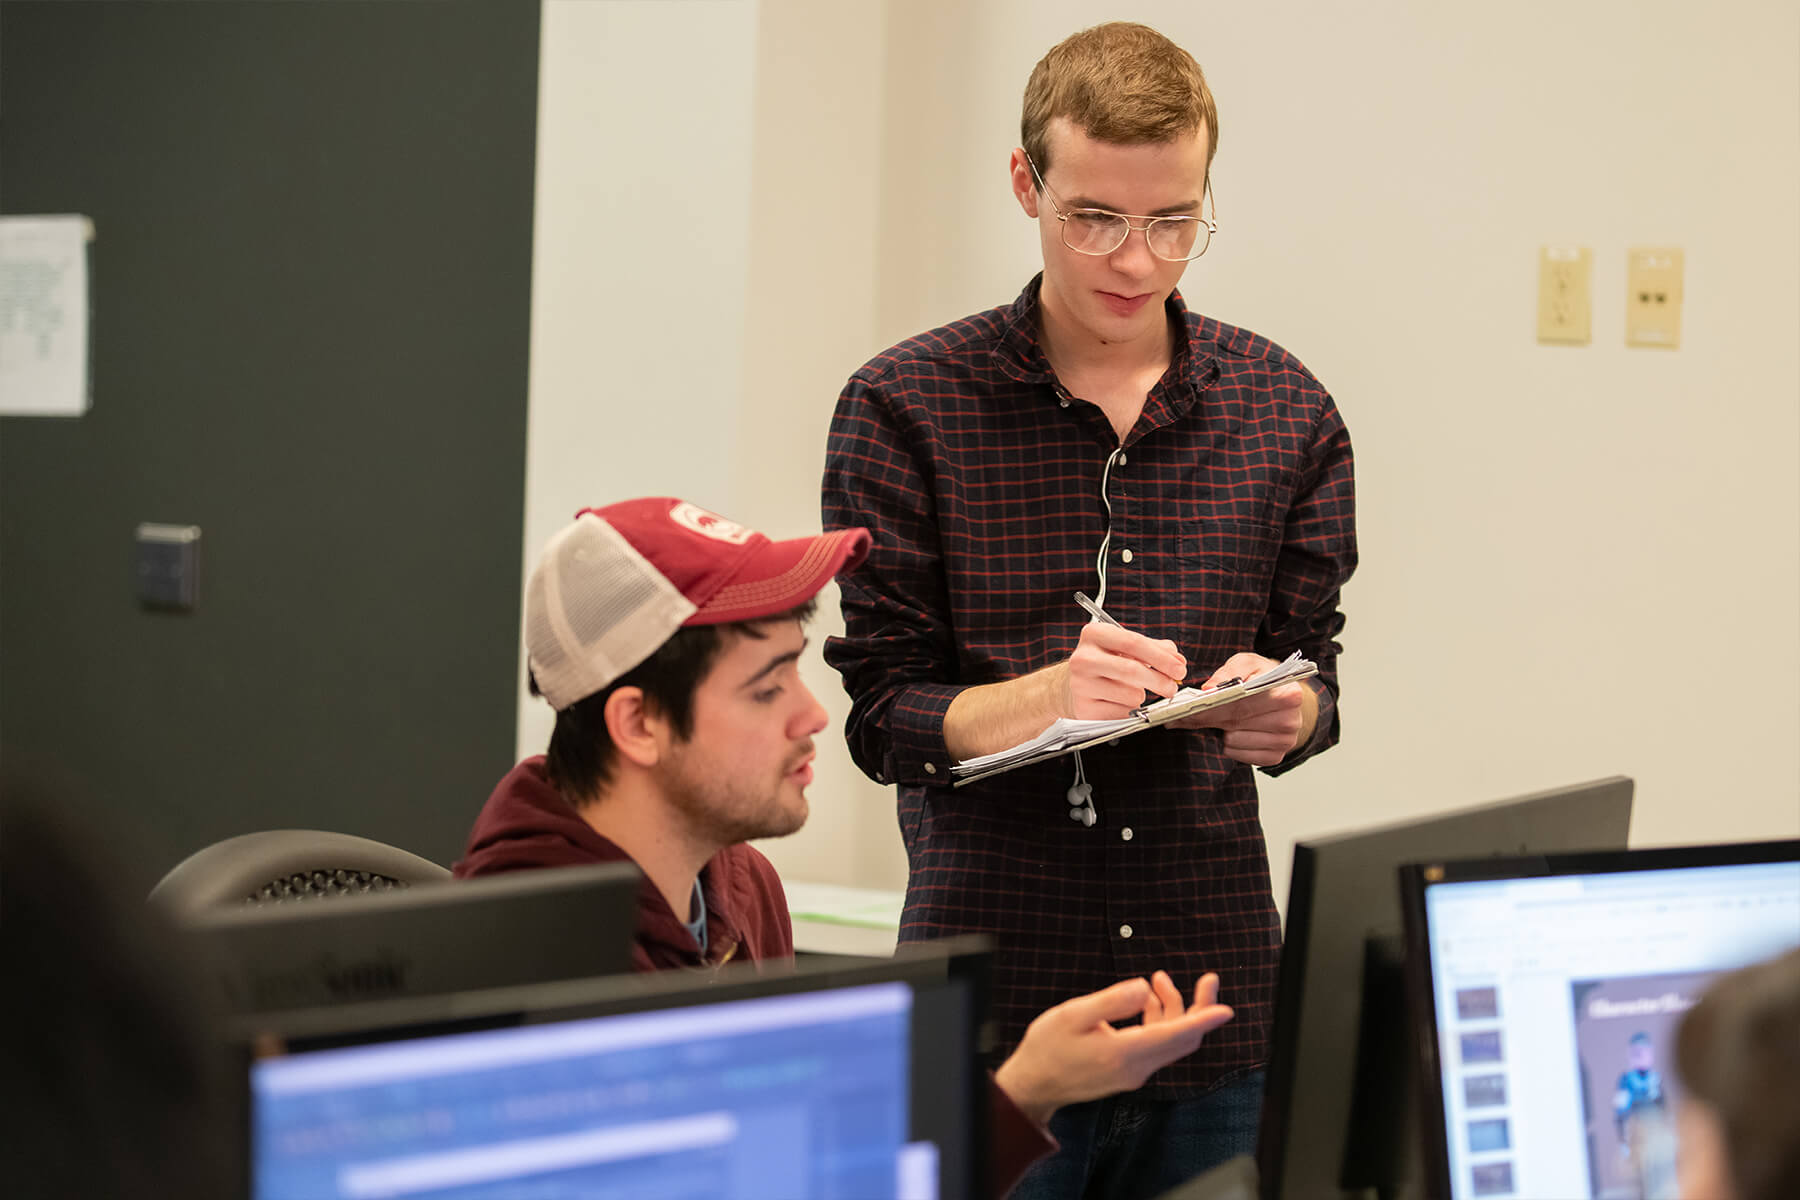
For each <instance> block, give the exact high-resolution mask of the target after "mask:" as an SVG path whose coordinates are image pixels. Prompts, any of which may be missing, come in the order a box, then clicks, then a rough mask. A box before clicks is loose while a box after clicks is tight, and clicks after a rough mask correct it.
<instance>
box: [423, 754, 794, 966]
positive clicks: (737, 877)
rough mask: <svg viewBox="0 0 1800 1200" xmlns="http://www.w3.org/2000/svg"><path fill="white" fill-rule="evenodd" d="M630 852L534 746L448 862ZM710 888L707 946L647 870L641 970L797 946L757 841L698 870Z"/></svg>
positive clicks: (490, 867)
mask: <svg viewBox="0 0 1800 1200" xmlns="http://www.w3.org/2000/svg"><path fill="white" fill-rule="evenodd" d="M610 862H631V856H630V855H629V854H627V853H625V851H624V850H622V849H620V847H619V846H618V845H617V844H616V843H614V842H612V841H610V840H608V839H607V838H604V837H601V836H600V835H599V834H598V833H596V832H595V831H594V829H593V827H592V826H590V825H589V824H588V823H587V822H586V821H584V820H582V819H581V816H580V814H579V813H577V812H576V811H575V809H574V807H573V806H572V805H570V804H569V802H568V801H566V800H564V799H563V798H562V796H561V794H560V793H558V792H557V790H556V788H555V787H554V786H552V785H551V783H550V780H549V778H548V777H547V776H546V775H545V774H544V758H543V756H542V755H535V756H533V757H531V758H528V759H526V760H525V761H524V762H522V763H520V764H519V765H518V766H516V767H514V768H513V769H512V770H511V771H510V772H508V773H507V776H506V778H504V779H502V780H501V781H500V782H499V784H498V785H497V786H495V788H494V794H493V795H491V796H489V797H488V801H487V803H486V804H485V805H483V806H482V809H481V815H480V816H479V817H477V818H476V819H475V828H474V829H472V830H470V832H469V844H468V847H467V848H466V849H465V850H464V851H463V857H462V860H461V861H460V862H458V863H457V864H456V866H455V868H454V870H455V873H456V877H457V878H458V879H468V878H472V877H473V876H476V875H497V874H499V873H500V872H502V871H522V870H526V869H529V868H535V867H571V866H578V865H582V864H586V863H610ZM700 888H701V891H702V892H704V893H705V895H706V942H707V945H706V955H705V957H704V958H702V957H701V954H700V946H699V944H698V943H697V942H695V940H694V935H693V934H691V933H689V932H688V930H687V926H686V925H685V924H683V923H682V921H681V919H680V918H678V917H677V916H676V915H675V913H674V912H673V911H672V910H671V909H670V908H669V902H668V901H667V900H664V899H663V895H662V893H661V892H660V891H658V890H657V889H656V885H655V884H653V883H651V882H650V880H649V879H648V878H646V879H644V881H643V882H642V884H640V885H639V888H638V929H637V939H636V940H635V941H634V942H633V943H632V948H631V961H632V966H633V968H634V969H636V970H639V971H662V970H667V969H668V968H670V967H716V966H719V965H720V964H722V963H726V962H754V963H760V962H763V961H765V960H767V959H771V958H792V957H793V956H794V926H793V922H792V921H791V920H790V919H789V917H788V909H787V894H786V893H785V892H783V891H782V889H781V877H780V876H779V875H777V874H776V873H775V868H774V867H773V866H771V865H770V864H769V860H768V859H766V858H764V857H763V856H762V855H761V854H760V853H758V852H757V851H756V850H753V849H751V848H750V847H749V846H745V845H741V844H740V845H735V846H727V847H726V848H725V849H723V850H721V851H719V852H718V853H717V854H715V855H713V856H712V858H711V859H710V860H709V861H708V862H707V864H706V866H705V867H704V868H702V869H701V872H700Z"/></svg>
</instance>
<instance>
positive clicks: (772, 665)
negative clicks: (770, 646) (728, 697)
mask: <svg viewBox="0 0 1800 1200" xmlns="http://www.w3.org/2000/svg"><path fill="white" fill-rule="evenodd" d="M808 644H809V643H808V642H804V641H803V642H801V643H800V648H799V649H798V650H789V651H788V652H787V653H785V654H777V655H776V656H775V657H774V658H771V659H770V660H769V661H768V662H766V663H764V664H763V667H762V670H760V671H758V672H757V673H756V674H754V675H752V676H750V678H748V679H746V680H744V682H742V683H740V684H738V686H739V687H740V688H747V687H755V686H756V685H757V684H758V683H760V682H761V681H762V679H763V678H764V677H765V676H766V675H768V674H769V673H770V672H772V671H778V670H780V669H781V668H782V667H784V666H786V665H787V664H788V663H791V662H798V661H799V659H800V655H801V654H802V653H803V652H804V651H805V650H806V647H807V645H808Z"/></svg>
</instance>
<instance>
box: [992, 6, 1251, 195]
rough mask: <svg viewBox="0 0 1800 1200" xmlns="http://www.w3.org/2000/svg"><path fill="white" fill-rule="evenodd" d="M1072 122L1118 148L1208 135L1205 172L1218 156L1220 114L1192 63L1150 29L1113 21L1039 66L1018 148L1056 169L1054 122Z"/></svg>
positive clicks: (1044, 168)
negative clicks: (1051, 135) (1051, 140)
mask: <svg viewBox="0 0 1800 1200" xmlns="http://www.w3.org/2000/svg"><path fill="white" fill-rule="evenodd" d="M1057 117H1067V118H1068V119H1069V120H1070V121H1072V122H1074V123H1075V125H1076V126H1077V127H1078V128H1079V129H1080V130H1081V131H1082V132H1083V133H1085V134H1087V135H1088V136H1089V137H1091V138H1094V139H1095V140H1097V141H1102V142H1112V143H1113V144H1115V145H1119V146H1131V145H1138V144H1142V143H1145V142H1170V141H1174V140H1175V139H1176V138H1178V137H1181V136H1183V135H1186V134H1190V133H1193V132H1194V131H1195V130H1198V129H1201V128H1204V129H1205V130H1206V166H1207V170H1208V171H1209V172H1210V171H1211V170H1212V157H1213V155H1214V154H1215V153H1216V152H1217V151H1218V149H1219V112H1218V109H1217V108H1215V107H1214V105H1213V97H1212V91H1211V90H1210V89H1208V88H1207V86H1206V76H1205V75H1203V74H1201V71H1200V64H1199V63H1197V62H1195V61H1194V56H1193V55H1191V54H1189V53H1188V52H1187V51H1186V50H1183V49H1182V48H1181V47H1180V46H1177V45H1176V44H1175V43H1174V42H1171V41H1170V40H1169V39H1168V38H1166V37H1164V36H1163V35H1162V34H1160V33H1158V32H1156V30H1154V29H1151V28H1150V27H1149V26H1148V25H1135V24H1132V23H1130V22H1127V21H1113V22H1111V23H1109V24H1106V25H1096V26H1094V27H1093V28H1092V29H1084V30H1082V31H1081V32H1080V33H1077V34H1072V35H1070V36H1069V37H1066V38H1064V39H1063V40H1062V41H1060V42H1058V43H1057V44H1056V45H1055V46H1053V47H1051V50H1050V53H1048V54H1046V55H1044V57H1043V58H1042V59H1040V60H1038V65H1037V66H1035V67H1033V68H1032V71H1031V78H1030V79H1029V80H1027V81H1026V83H1025V109H1024V113H1023V114H1022V115H1021V116H1020V118H1019V142H1020V144H1021V145H1022V146H1024V147H1025V153H1027V154H1029V155H1030V156H1031V161H1032V162H1034V163H1036V164H1037V168H1038V171H1039V172H1040V173H1042V172H1048V171H1049V170H1050V147H1049V144H1048V142H1047V136H1048V131H1049V128H1050V122H1051V121H1053V120H1054V119H1056V118H1057Z"/></svg>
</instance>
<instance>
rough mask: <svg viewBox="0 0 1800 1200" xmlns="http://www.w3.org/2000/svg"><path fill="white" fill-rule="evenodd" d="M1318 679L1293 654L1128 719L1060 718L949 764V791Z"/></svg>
mask: <svg viewBox="0 0 1800 1200" xmlns="http://www.w3.org/2000/svg"><path fill="white" fill-rule="evenodd" d="M1318 673H1319V668H1318V667H1317V666H1316V665H1315V664H1314V663H1313V662H1312V661H1311V660H1310V659H1305V658H1301V657H1300V653H1299V651H1295V652H1294V653H1293V654H1290V655H1288V657H1287V659H1286V660H1285V661H1283V662H1280V663H1277V664H1276V665H1275V666H1273V667H1270V668H1269V669H1268V670H1266V671H1263V672H1262V673H1260V674H1257V675H1252V676H1251V677H1250V678H1248V679H1234V680H1232V681H1231V682H1229V683H1227V684H1225V685H1223V686H1222V687H1215V688H1208V689H1206V690H1204V691H1202V690H1201V689H1199V688H1183V689H1181V691H1179V692H1176V693H1175V694H1174V695H1173V696H1170V697H1169V698H1168V699H1166V700H1158V701H1155V702H1154V703H1151V704H1146V705H1144V706H1143V707H1142V708H1140V709H1138V710H1137V711H1136V712H1135V713H1134V714H1133V715H1131V716H1129V717H1121V718H1118V719H1116V720H1099V721H1078V720H1073V719H1071V718H1067V717H1064V718H1062V719H1060V720H1057V721H1053V722H1051V723H1050V725H1049V726H1048V727H1046V728H1045V730H1044V732H1042V733H1040V734H1038V736H1037V737H1035V738H1032V739H1031V740H1030V741H1026V742H1021V743H1019V744H1018V745H1017V746H1013V747H1010V748H1009V749H1006V750H1000V751H996V752H995V753H993V754H985V755H981V756H979V757H977V758H971V759H966V760H964V761H963V762H960V763H957V764H955V765H954V766H952V767H951V768H950V772H951V774H952V775H954V776H956V778H955V779H954V780H952V782H951V786H952V787H962V786H964V785H965V784H970V783H977V782H979V781H980V780H983V779H991V778H993V777H994V776H995V775H1003V774H1005V773H1006V772H1008V771H1012V770H1016V769H1018V768H1019V767H1026V766H1030V765H1032V764H1033V763H1040V762H1044V761H1046V760H1047V759H1052V758H1060V757H1062V756H1063V755H1065V754H1072V753H1074V752H1075V751H1077V750H1086V749H1087V748H1088V747H1090V746H1098V745H1100V744H1101V743H1103V742H1114V741H1117V740H1119V739H1120V738H1126V737H1130V736H1131V735H1132V734H1134V733H1141V732H1143V731H1144V730H1146V729H1155V728H1156V727H1157V726H1159V725H1167V724H1168V723H1169V722H1170V721H1179V720H1180V719H1181V718H1183V717H1191V716H1193V715H1194V714H1196V713H1203V712H1206V711H1208V710H1209V709H1214V708H1222V707H1224V706H1225V705H1227V704H1234V703H1236V702H1237V701H1239V700H1242V699H1245V698H1246V697H1249V696H1254V695H1256V694H1258V693H1259V692H1266V691H1268V690H1270V689H1271V688H1278V687H1281V686H1282V685H1283V684H1288V683H1293V682H1294V681H1296V680H1299V679H1310V678H1312V677H1313V676H1314V675H1317V674H1318Z"/></svg>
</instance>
